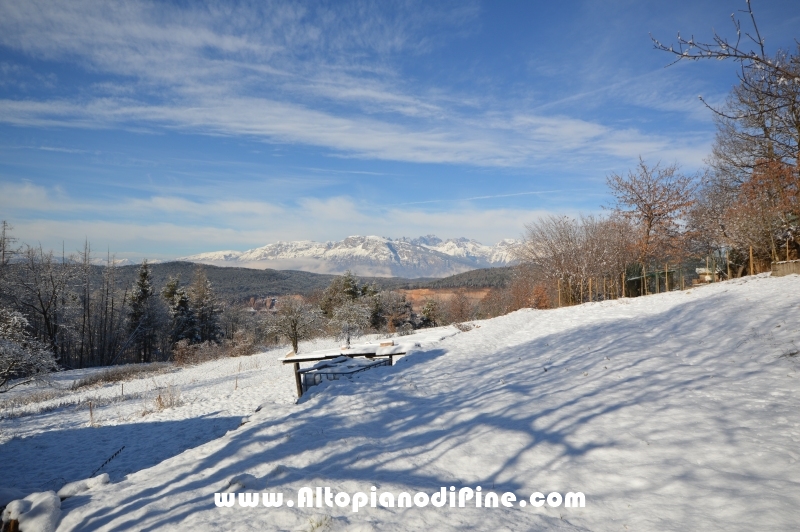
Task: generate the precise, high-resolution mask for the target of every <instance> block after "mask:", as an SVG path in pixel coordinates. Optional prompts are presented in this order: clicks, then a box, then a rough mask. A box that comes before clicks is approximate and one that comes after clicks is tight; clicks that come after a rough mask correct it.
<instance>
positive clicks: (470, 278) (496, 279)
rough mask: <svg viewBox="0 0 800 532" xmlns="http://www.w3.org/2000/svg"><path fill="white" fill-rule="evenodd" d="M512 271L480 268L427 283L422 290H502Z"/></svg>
mask: <svg viewBox="0 0 800 532" xmlns="http://www.w3.org/2000/svg"><path fill="white" fill-rule="evenodd" d="M512 271H513V268H512V267H511V266H505V267H502V268H482V269H480V270H472V271H469V272H464V273H459V274H457V275H451V276H450V277H445V278H443V279H436V280H434V281H429V282H427V283H425V285H424V287H423V288H504V287H505V286H506V285H507V284H508V281H509V279H511V272H512Z"/></svg>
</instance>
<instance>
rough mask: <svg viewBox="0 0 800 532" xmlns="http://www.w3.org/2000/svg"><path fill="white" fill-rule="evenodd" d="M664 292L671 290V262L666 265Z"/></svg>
mask: <svg viewBox="0 0 800 532" xmlns="http://www.w3.org/2000/svg"><path fill="white" fill-rule="evenodd" d="M664 292H669V263H667V264H665V265H664Z"/></svg>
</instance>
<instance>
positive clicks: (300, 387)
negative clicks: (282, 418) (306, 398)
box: [292, 362, 303, 399]
mask: <svg viewBox="0 0 800 532" xmlns="http://www.w3.org/2000/svg"><path fill="white" fill-rule="evenodd" d="M292 368H294V383H295V385H297V398H298V399H299V398H300V397H302V396H303V384H302V383H301V382H300V364H299V363H297V362H295V363H294V364H292Z"/></svg>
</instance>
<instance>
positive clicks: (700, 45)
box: [653, 0, 800, 260]
mask: <svg viewBox="0 0 800 532" xmlns="http://www.w3.org/2000/svg"><path fill="white" fill-rule="evenodd" d="M741 12H742V13H744V14H745V18H746V19H747V20H748V22H747V24H746V26H747V28H746V29H745V28H743V25H742V23H741V21H740V20H739V19H738V18H737V17H736V15H735V14H732V15H731V19H732V22H733V28H734V29H735V31H736V38H735V39H728V38H726V37H724V36H722V35H720V34H718V33H716V32H714V33H713V35H712V37H711V40H710V41H703V40H697V39H695V38H694V36H691V37H689V38H688V39H687V38H685V37H682V36H681V35H680V33H679V34H678V38H677V44H676V45H672V44H670V45H666V44H662V43H661V42H659V41H657V40H656V39H655V38H653V43H654V45H655V47H656V49H658V50H661V51H664V52H668V53H670V54H672V55H673V56H674V57H675V62H679V61H700V60H703V59H722V60H725V59H728V60H733V61H735V62H736V63H738V64H739V72H738V77H739V83H738V85H737V86H735V87H734V88H733V90H732V92H731V94H730V96H729V98H728V99H727V101H726V103H725V104H724V105H723V106H721V107H718V108H717V107H713V106H711V105H709V104H707V103H706V106H707V107H708V108H709V109H710V110H711V111H712V112H713V113H714V117H715V120H716V124H717V135H716V139H715V142H714V146H713V153H712V157H711V159H710V161H709V162H710V164H711V166H712V168H713V169H714V171H715V174H714V176H713V180H714V185H715V186H716V187H718V188H720V189H723V190H725V191H726V192H727V194H726V195H725V196H724V198H725V199H726V200H727V205H725V207H724V210H723V216H720V217H719V219H720V220H723V219H725V221H724V222H722V223H724V224H726V225H727V229H725V230H724V231H723V232H724V233H725V238H724V239H723V240H724V244H725V245H726V246H727V247H728V248H731V249H732V250H733V251H734V252H738V253H740V254H741V253H742V252H743V251H745V250H743V249H742V246H744V247H745V249H746V248H747V247H750V246H752V247H753V250H754V252H755V253H756V255H758V256H760V258H761V259H762V260H770V259H771V260H776V259H777V258H778V256H777V249H778V248H782V247H783V246H786V248H787V253H788V249H789V248H790V247H791V248H794V251H795V256H797V254H798V251H800V248H799V247H798V242H797V240H798V238H797V235H798V231H800V221H798V220H800V205H799V204H800V201H798V197H797V196H798V191H799V190H800V42H797V48H796V49H795V51H794V52H793V53H792V52H790V51H787V50H780V49H779V50H777V51H776V52H775V53H774V54H769V53H767V50H766V47H765V39H764V38H763V37H762V35H761V32H760V30H759V28H758V25H757V23H756V17H755V14H754V12H753V8H752V4H751V2H750V0H747V9H745V10H743V11H741ZM702 99H703V98H702V97H701V100H702ZM703 102H704V103H705V101H704V100H703ZM755 189H758V190H755ZM786 198H790V200H791V201H790V202H788V203H787V202H786V201H784V200H785V199H786Z"/></svg>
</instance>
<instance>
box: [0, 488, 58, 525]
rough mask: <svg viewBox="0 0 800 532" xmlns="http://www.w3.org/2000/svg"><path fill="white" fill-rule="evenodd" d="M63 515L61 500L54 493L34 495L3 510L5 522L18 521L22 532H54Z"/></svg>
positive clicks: (13, 502) (11, 503)
mask: <svg viewBox="0 0 800 532" xmlns="http://www.w3.org/2000/svg"><path fill="white" fill-rule="evenodd" d="M60 515H61V500H60V499H59V498H58V496H57V495H56V494H55V493H53V492H52V491H46V492H43V493H32V494H30V495H28V496H27V497H25V498H24V499H20V500H16V501H12V502H10V503H9V504H8V506H6V508H5V510H3V522H4V523H5V522H8V521H18V522H19V530H20V532H53V531H54V530H55V529H56V525H57V524H58V518H59V516H60Z"/></svg>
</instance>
